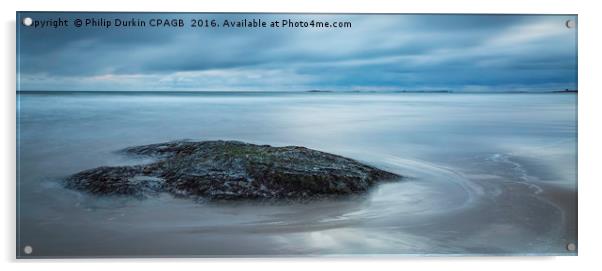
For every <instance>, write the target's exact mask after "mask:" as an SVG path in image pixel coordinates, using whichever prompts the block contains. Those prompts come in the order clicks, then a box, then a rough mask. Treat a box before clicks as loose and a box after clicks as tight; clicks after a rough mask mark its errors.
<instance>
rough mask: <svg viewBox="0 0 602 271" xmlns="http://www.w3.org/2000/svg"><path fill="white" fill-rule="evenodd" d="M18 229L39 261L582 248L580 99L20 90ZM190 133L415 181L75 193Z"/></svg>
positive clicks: (573, 96)
mask: <svg viewBox="0 0 602 271" xmlns="http://www.w3.org/2000/svg"><path fill="white" fill-rule="evenodd" d="M17 103H18V124H17V125H18V127H17V128H18V159H19V160H18V176H19V180H18V237H17V242H18V244H17V246H18V247H17V249H18V251H19V253H20V254H21V255H20V256H22V257H24V256H26V255H24V254H23V253H21V251H22V249H23V247H24V246H25V245H31V246H32V247H33V254H32V255H31V256H32V257H79V256H88V257H90V256H102V257H106V256H114V257H123V256H204V255H205V256H206V255H225V256H227V255H247V256H252V255H330V254H400V253H402V254H467V253H468V254H532V253H538V254H574V253H576V252H568V251H567V250H566V245H567V244H568V243H569V242H575V243H576V241H577V240H576V237H577V228H576V212H577V206H576V201H577V178H576V175H577V153H576V152H577V116H576V110H577V104H576V103H577V95H576V94H527V93H524V94H458V93H81V92H60V93H57V92H37V93H35V94H26V93H20V94H18V96H17ZM178 139H193V140H215V139H224V140H240V141H245V142H249V143H257V144H270V145H273V146H284V145H300V146H305V147H308V148H313V149H317V150H321V151H326V152H330V153H334V154H339V155H343V156H347V157H351V158H354V159H357V160H359V161H362V162H365V163H368V164H371V165H374V166H377V167H380V168H382V169H385V170H389V171H393V172H396V173H398V174H400V175H403V176H405V178H404V179H403V180H402V181H399V182H393V183H386V184H381V185H378V186H377V187H375V188H374V189H373V190H372V191H370V193H368V194H367V195H363V196H354V197H350V198H347V199H338V200H321V201H314V202H304V203H251V202H246V203H245V202H242V203H240V202H239V203H199V202H195V201H192V200H189V199H182V198H173V197H171V196H170V195H167V194H165V195H161V196H159V197H156V198H149V199H145V200H137V199H128V198H126V197H97V196H92V195H88V194H85V193H80V192H77V191H71V190H67V189H64V188H63V187H62V186H61V180H62V179H63V178H64V177H65V176H68V175H70V174H73V173H76V172H78V171H81V170H85V169H89V168H94V167H98V166H102V165H124V164H137V163H144V162H148V161H144V160H137V161H136V160H131V159H132V158H128V157H123V156H121V155H119V154H117V153H116V151H118V150H120V149H122V148H125V147H128V146H134V145H142V144H150V143H159V142H164V141H171V140H178Z"/></svg>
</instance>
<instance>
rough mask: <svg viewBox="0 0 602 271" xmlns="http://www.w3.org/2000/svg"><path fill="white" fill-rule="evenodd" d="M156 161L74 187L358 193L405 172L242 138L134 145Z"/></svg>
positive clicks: (72, 180)
mask: <svg viewBox="0 0 602 271" xmlns="http://www.w3.org/2000/svg"><path fill="white" fill-rule="evenodd" d="M123 152H125V153H126V154H131V155H142V156H150V157H154V158H156V159H157V160H156V162H153V163H149V164H145V165H135V166H118V167H99V168H95V169H90V170H85V171H82V172H79V173H77V174H74V175H72V176H70V177H68V178H67V179H66V180H65V185H66V187H68V188H71V189H77V190H82V191H87V192H89V193H93V194H101V195H112V194H119V195H131V196H136V197H144V196H146V195H149V194H156V193H160V192H168V193H172V194H174V195H178V196H191V197H193V196H194V197H201V198H205V199H208V200H235V199H311V198H316V197H324V196H333V195H349V194H358V193H362V192H365V191H367V190H368V189H369V188H370V187H371V186H372V185H374V184H375V183H377V182H379V181H384V180H396V179H400V178H401V176H399V175H396V174H394V173H391V172H387V171H383V170H380V169H377V168H374V167H372V166H368V165H365V164H362V163H359V162H357V161H355V160H353V159H349V158H345V157H342V156H338V155H334V154H329V153H325V152H321V151H316V150H312V149H308V148H304V147H297V146H287V147H272V146H269V145H255V144H248V143H243V142H238V141H201V142H192V141H175V142H167V143H160V144H152V145H144V146H137V147H130V148H127V149H125V150H123Z"/></svg>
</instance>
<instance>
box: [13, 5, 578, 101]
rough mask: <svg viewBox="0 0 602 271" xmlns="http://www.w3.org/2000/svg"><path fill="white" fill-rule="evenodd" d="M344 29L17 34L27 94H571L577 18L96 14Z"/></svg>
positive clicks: (33, 31)
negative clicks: (345, 24) (343, 24)
mask: <svg viewBox="0 0 602 271" xmlns="http://www.w3.org/2000/svg"><path fill="white" fill-rule="evenodd" d="M25 15H28V16H32V17H34V18H42V19H44V18H56V17H62V18H69V19H74V18H76V17H77V18H81V17H86V16H87V17H101V16H102V17H107V16H109V17H120V18H122V19H130V18H131V17H133V16H135V17H141V18H145V19H149V18H152V17H157V16H159V17H162V18H172V17H173V18H175V17H178V18H180V17H182V18H184V19H185V20H186V21H188V20H189V19H191V18H197V17H198V16H202V17H211V18H215V19H216V21H218V22H220V21H222V20H224V19H230V20H241V19H245V18H246V19H253V18H256V19H262V20H265V21H272V20H282V19H289V18H290V19H291V20H293V21H295V20H312V19H313V20H318V21H327V22H332V21H349V22H351V23H352V27H351V28H341V29H316V28H285V29H282V28H266V29H249V28H247V29H226V28H216V29H194V28H182V29H180V28H178V29H166V28H149V27H144V28H116V29H111V30H107V29H102V28H59V29H52V28H49V29H42V30H40V29H32V28H27V27H24V26H19V27H20V31H19V39H18V43H19V51H20V57H19V60H20V65H19V68H20V69H19V85H20V88H21V89H22V90H281V91H287V90H306V89H335V90H354V89H375V90H377V89H380V90H382V89H391V90H394V89H433V88H436V89H452V90H465V89H469V90H474V89H479V90H483V91H484V90H512V89H521V90H524V89H533V90H556V89H565V88H576V69H577V63H576V30H575V29H568V28H566V27H564V22H565V21H566V20H567V19H576V18H574V16H551V15H549V16H534V15H531V16H529V15H487V16H486V15H323V14H311V15H302V14H289V15H287V14H200V15H199V14H126V13H116V14H108V15H107V14H94V13H92V14H89V13H83V14H82V13H61V14H55V13H33V14H25Z"/></svg>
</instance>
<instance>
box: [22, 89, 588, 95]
mask: <svg viewBox="0 0 602 271" xmlns="http://www.w3.org/2000/svg"><path fill="white" fill-rule="evenodd" d="M17 93H18V94H46V95H47V94H131V95H136V94H160V95H162V94H217V95H219V94H312V93H313V94H322V93H328V94H569V93H571V94H577V93H578V91H577V90H553V91H489V92H485V91H452V90H395V91H378V90H365V91H363V90H362V91H360V90H345V91H335V90H305V91H240V90H237V91H204V90H200V91H194V90H193V91H164V90H161V91H153V90H144V91H122V90H17Z"/></svg>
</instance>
